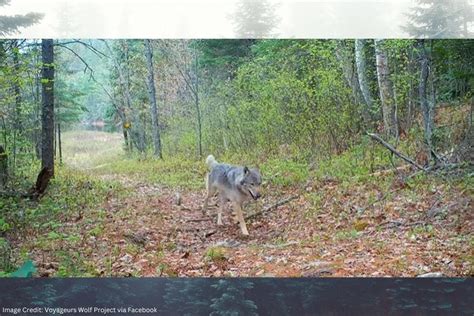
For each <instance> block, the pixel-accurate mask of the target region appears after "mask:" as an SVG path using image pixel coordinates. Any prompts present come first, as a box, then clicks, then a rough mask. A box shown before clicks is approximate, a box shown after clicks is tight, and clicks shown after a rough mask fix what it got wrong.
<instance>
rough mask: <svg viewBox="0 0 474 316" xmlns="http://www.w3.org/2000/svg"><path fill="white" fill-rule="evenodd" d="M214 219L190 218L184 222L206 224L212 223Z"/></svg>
mask: <svg viewBox="0 0 474 316" xmlns="http://www.w3.org/2000/svg"><path fill="white" fill-rule="evenodd" d="M213 220H214V219H213V218H211V217H207V218H191V219H187V220H186V222H208V221H213Z"/></svg>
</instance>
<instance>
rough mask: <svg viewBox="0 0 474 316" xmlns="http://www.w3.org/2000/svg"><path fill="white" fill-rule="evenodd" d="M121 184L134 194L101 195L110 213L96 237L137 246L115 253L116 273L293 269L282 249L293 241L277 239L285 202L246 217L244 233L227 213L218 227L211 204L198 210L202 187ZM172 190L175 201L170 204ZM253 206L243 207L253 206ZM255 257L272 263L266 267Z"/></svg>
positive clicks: (200, 273)
mask: <svg viewBox="0 0 474 316" xmlns="http://www.w3.org/2000/svg"><path fill="white" fill-rule="evenodd" d="M106 178H107V179H112V178H114V177H113V176H111V175H109V176H106ZM115 180H118V179H117V178H115ZM122 183H123V184H124V185H125V186H127V187H128V188H129V189H130V190H134V193H133V194H131V196H130V197H128V198H126V199H125V200H121V199H116V198H110V199H108V200H107V202H106V205H105V209H106V210H107V212H108V214H111V215H110V216H108V217H107V220H106V228H105V230H104V231H106V232H108V233H107V234H106V235H105V236H103V238H102V242H104V243H107V242H108V241H110V240H118V241H119V244H120V245H122V246H123V248H121V250H122V249H125V250H126V248H127V245H135V246H136V247H138V248H139V249H140V250H139V251H136V253H135V254H130V253H127V251H124V252H121V255H122V256H121V257H120V258H119V260H118V261H117V262H116V264H115V266H114V269H115V270H116V271H118V272H119V273H120V274H121V273H124V274H127V273H130V274H131V275H133V274H134V273H135V272H137V271H136V269H138V271H139V274H140V275H144V276H153V275H177V276H252V275H267V276H269V275H275V276H277V275H278V276H292V275H293V276H295V275H298V274H299V272H297V271H298V269H297V263H295V264H294V267H293V268H291V264H289V263H288V252H287V251H289V250H290V249H291V248H292V247H295V246H297V244H299V242H296V241H293V242H286V241H282V239H280V240H278V237H281V236H282V235H283V233H284V230H285V226H286V225H287V224H288V222H289V218H288V216H289V214H290V213H291V209H290V208H289V207H285V206H282V207H280V208H278V212H277V213H274V214H272V212H269V213H267V214H266V216H265V217H259V218H256V219H253V220H251V221H248V228H249V231H250V234H251V236H250V237H245V236H242V235H241V233H240V229H239V227H238V225H237V224H233V223H231V216H230V212H227V213H225V214H224V216H223V221H224V225H223V226H218V225H217V224H216V218H217V214H216V211H217V208H216V206H210V208H209V210H208V212H207V213H206V214H204V213H203V212H202V201H203V197H204V196H205V195H204V194H205V192H204V191H182V192H179V193H178V192H176V191H174V190H171V189H167V188H163V187H160V186H152V185H149V184H147V183H139V182H133V181H129V180H128V181H126V182H122ZM177 194H179V195H180V200H181V205H177V203H176V202H177ZM255 206H256V205H254V206H253V207H252V206H250V207H248V209H250V208H251V209H254V210H255ZM275 240H277V241H278V243H275ZM290 260H291V259H290ZM258 262H261V263H268V264H269V265H273V267H272V268H271V269H270V268H268V269H267V270H269V271H268V272H267V271H266V270H265V269H264V267H263V266H262V265H259V264H258ZM270 270H271V271H270ZM292 270H295V271H294V272H292Z"/></svg>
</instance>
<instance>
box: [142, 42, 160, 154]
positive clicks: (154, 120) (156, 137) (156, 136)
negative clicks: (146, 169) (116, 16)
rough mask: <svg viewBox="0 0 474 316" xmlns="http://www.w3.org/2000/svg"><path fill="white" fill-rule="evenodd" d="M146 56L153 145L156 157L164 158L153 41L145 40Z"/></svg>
mask: <svg viewBox="0 0 474 316" xmlns="http://www.w3.org/2000/svg"><path fill="white" fill-rule="evenodd" d="M145 55H146V60H147V68H148V96H149V99H150V111H151V125H152V126H151V130H152V136H153V144H154V147H155V151H154V155H155V156H156V157H159V158H160V159H162V158H163V155H162V153H161V137H160V130H159V124H158V107H157V105H156V88H155V76H154V73H153V49H152V46H151V41H150V40H149V39H146V40H145Z"/></svg>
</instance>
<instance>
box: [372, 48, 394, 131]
mask: <svg viewBox="0 0 474 316" xmlns="http://www.w3.org/2000/svg"><path fill="white" fill-rule="evenodd" d="M374 43H375V56H376V64H377V81H378V85H379V91H380V100H381V102H382V117H383V122H384V130H385V133H386V134H388V135H390V136H393V137H397V138H398V122H397V113H396V105H395V100H394V97H393V85H392V82H391V80H390V70H389V67H388V58H387V53H386V51H385V49H384V47H383V45H384V40H374Z"/></svg>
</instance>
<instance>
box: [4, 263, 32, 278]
mask: <svg viewBox="0 0 474 316" xmlns="http://www.w3.org/2000/svg"><path fill="white" fill-rule="evenodd" d="M35 272H36V267H35V265H34V264H33V261H31V260H28V261H26V262H25V263H24V264H23V265H22V266H21V267H20V268H19V269H18V270H16V271H15V272H12V273H11V274H10V276H11V277H16V278H29V277H32V276H33V273H35Z"/></svg>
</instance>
